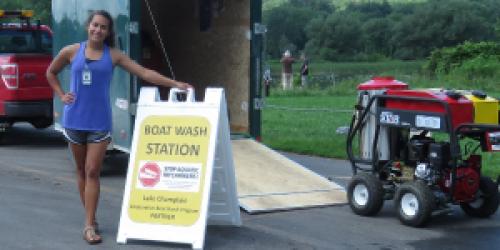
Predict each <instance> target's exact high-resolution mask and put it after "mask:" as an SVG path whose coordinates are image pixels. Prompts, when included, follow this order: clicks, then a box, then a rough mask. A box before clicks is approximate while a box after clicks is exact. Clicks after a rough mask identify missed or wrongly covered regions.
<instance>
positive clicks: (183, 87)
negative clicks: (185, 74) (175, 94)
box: [175, 82, 193, 90]
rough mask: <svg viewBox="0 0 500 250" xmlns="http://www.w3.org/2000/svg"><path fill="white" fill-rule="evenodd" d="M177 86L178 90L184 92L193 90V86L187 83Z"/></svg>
mask: <svg viewBox="0 0 500 250" xmlns="http://www.w3.org/2000/svg"><path fill="white" fill-rule="evenodd" d="M175 85H176V86H175V87H176V88H179V89H182V90H187V89H192V88H193V86H191V84H189V83H185V82H177V83H176V84H175Z"/></svg>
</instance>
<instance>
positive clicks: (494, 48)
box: [425, 42, 500, 75]
mask: <svg viewBox="0 0 500 250" xmlns="http://www.w3.org/2000/svg"><path fill="white" fill-rule="evenodd" d="M495 61H496V64H498V63H500V44H499V43H496V42H479V43H471V42H465V43H464V44H461V45H458V46H455V47H449V48H443V49H438V50H435V51H433V52H432V53H431V56H430V57H429V61H428V63H427V64H426V66H425V68H426V69H427V70H428V71H429V73H431V74H434V75H446V74H448V73H450V72H451V71H455V73H456V72H457V68H460V67H462V65H463V64H464V63H466V64H467V65H466V66H464V68H463V69H464V70H467V71H468V72H469V73H480V72H483V73H487V72H488V71H491V69H492V68H494V66H492V64H495ZM484 62H487V63H486V64H485V65H484V68H485V70H484V71H481V70H480V69H479V68H481V63H484ZM488 68H489V69H490V70H489V69H488ZM490 73H491V72H490ZM490 73H487V74H490ZM490 75H491V74H490Z"/></svg>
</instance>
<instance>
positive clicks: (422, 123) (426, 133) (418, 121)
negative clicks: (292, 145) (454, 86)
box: [347, 77, 500, 227]
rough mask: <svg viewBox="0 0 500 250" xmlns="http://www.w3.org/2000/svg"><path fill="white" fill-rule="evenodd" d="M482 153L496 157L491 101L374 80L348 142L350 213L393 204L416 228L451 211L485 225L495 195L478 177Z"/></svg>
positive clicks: (499, 135) (499, 139)
mask: <svg viewBox="0 0 500 250" xmlns="http://www.w3.org/2000/svg"><path fill="white" fill-rule="evenodd" d="M356 148H357V149H358V150H359V153H356V154H355V153H354V151H355V149H356ZM481 150H482V151H500V126H499V101H498V100H497V99H495V98H491V97H489V96H487V95H486V94H484V93H483V92H481V91H465V90H462V91H455V90H445V89H418V90H411V89H409V86H408V84H406V83H403V82H400V81H397V80H395V79H394V78H392V77H375V78H373V79H371V80H370V81H368V82H365V83H362V84H360V85H359V86H358V101H357V104H356V105H355V112H354V115H353V118H352V121H351V125H350V128H349V133H348V135H347V155H348V158H349V160H350V162H351V165H352V170H353V177H352V179H351V181H350V183H349V185H348V190H347V195H348V201H349V205H350V207H351V208H352V210H353V211H354V213H356V214H359V215H365V216H370V215H375V214H377V213H378V212H379V211H380V209H381V208H382V206H383V203H384V200H391V199H394V201H395V202H396V208H397V213H398V216H399V219H400V220H401V222H402V223H403V224H406V225H410V226H417V227H418V226H423V225H425V224H426V223H427V222H428V220H429V219H430V217H431V215H432V214H434V213H440V212H443V211H447V210H449V209H450V205H453V204H457V205H460V207H461V208H462V209H463V211H464V212H465V213H466V214H468V215H470V216H474V217H489V216H491V215H492V214H494V213H495V212H496V210H497V209H498V205H499V190H498V188H497V184H496V183H495V182H494V181H492V180H491V179H490V178H488V177H486V176H483V175H482V173H481V167H482V166H481V162H482V158H481V157H482V155H481V154H480V151H481Z"/></svg>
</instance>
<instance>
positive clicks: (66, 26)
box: [52, 0, 265, 152]
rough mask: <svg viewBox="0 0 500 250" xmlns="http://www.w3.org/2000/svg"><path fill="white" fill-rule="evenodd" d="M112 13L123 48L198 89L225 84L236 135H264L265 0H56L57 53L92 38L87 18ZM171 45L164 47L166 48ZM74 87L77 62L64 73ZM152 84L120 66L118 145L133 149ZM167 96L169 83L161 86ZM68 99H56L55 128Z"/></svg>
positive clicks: (114, 89) (115, 98) (115, 90)
mask: <svg viewBox="0 0 500 250" xmlns="http://www.w3.org/2000/svg"><path fill="white" fill-rule="evenodd" d="M100 9H103V10H106V11H108V12H109V13H110V14H111V15H112V17H113V18H114V21H115V32H116V36H115V38H116V47H117V48H119V49H120V50H122V51H123V52H124V53H125V54H127V55H129V56H130V57H131V58H132V59H134V60H135V61H137V62H139V63H140V64H141V65H143V66H146V67H148V68H151V69H154V70H157V71H158V72H160V73H162V74H164V75H167V76H169V77H172V78H174V77H175V79H177V80H180V81H184V82H189V83H191V84H192V85H193V86H194V87H195V92H196V98H197V100H203V98H204V96H203V94H204V92H205V88H207V87H223V88H224V89H225V91H226V99H227V102H228V109H229V122H230V126H231V133H233V134H243V135H249V136H251V137H254V138H257V139H258V138H259V137H260V126H261V118H260V116H261V114H260V108H261V104H262V102H261V78H260V75H261V73H260V71H261V58H262V55H261V54H262V40H263V39H262V35H263V33H264V32H265V27H264V26H262V25H261V24H260V22H261V16H262V11H261V9H262V1H261V0H234V1H223V0H114V1H103V0H85V1H77V0H53V1H52V16H53V31H54V38H53V44H54V54H57V53H58V52H59V50H60V49H61V48H63V47H64V46H66V45H69V44H73V43H78V42H81V41H85V40H86V39H87V34H86V27H85V26H86V19H87V17H88V16H89V13H91V12H92V11H93V10H100ZM163 48H164V49H163ZM59 77H60V80H61V84H62V87H63V89H64V90H65V91H67V90H68V89H69V81H70V68H69V67H66V68H65V69H64V70H63V71H62V72H61V73H60V74H59ZM144 85H148V83H144V82H142V81H141V80H140V79H137V78H136V77H134V76H132V75H130V74H129V73H128V72H126V71H124V70H122V69H121V68H119V67H117V68H115V70H114V76H113V81H112V83H111V91H110V92H111V99H110V102H111V105H112V107H113V144H112V147H113V148H115V149H118V150H121V151H125V152H128V151H129V148H130V144H131V140H132V131H133V122H134V118H135V117H134V115H135V111H136V103H137V99H138V96H139V90H140V88H141V87H142V86H144ZM160 92H161V93H162V97H163V96H164V97H166V96H168V95H167V93H168V89H161V90H160ZM62 107H63V105H62V103H61V102H60V100H58V98H55V100H54V116H55V123H56V125H55V126H56V129H59V130H60V129H61V123H60V121H61V115H62Z"/></svg>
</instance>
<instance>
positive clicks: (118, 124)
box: [52, 0, 138, 151]
mask: <svg viewBox="0 0 500 250" xmlns="http://www.w3.org/2000/svg"><path fill="white" fill-rule="evenodd" d="M100 9H103V10H107V11H108V12H109V13H110V14H111V15H112V17H113V19H114V21H115V32H116V47H117V48H119V49H120V50H122V51H123V52H124V53H125V54H128V55H130V54H131V50H130V47H131V36H133V33H134V26H133V25H131V23H133V21H131V20H130V3H129V0H114V1H102V0H85V1H78V0H53V1H52V17H53V20H52V25H53V32H54V40H53V45H54V50H53V53H54V55H56V54H57V53H59V51H60V50H61V49H62V48H63V47H64V46H67V45H70V44H73V43H79V42H82V41H85V40H87V32H86V21H87V17H88V15H89V13H90V12H91V11H93V10H100ZM135 31H136V32H135V33H138V32H137V29H135ZM59 79H60V81H61V85H62V88H63V89H64V91H69V83H70V67H69V65H68V66H67V67H66V68H64V70H63V71H62V72H61V73H60V75H59ZM131 82H132V78H131V76H130V74H129V73H128V72H126V71H124V70H122V69H121V68H119V67H117V68H115V69H114V75H113V80H112V82H111V89H110V93H111V99H110V102H111V107H112V109H113V145H112V147H114V148H118V149H123V150H124V151H128V148H129V147H130V141H131V137H132V135H131V133H132V119H133V117H132V116H131V114H132V113H133V112H134V109H133V108H131V107H133V105H130V104H131V103H132V102H131V101H130V98H131V95H132V93H131ZM62 113H63V104H62V102H61V101H60V100H59V98H54V115H55V127H56V130H61V129H62V127H61V124H62V123H61V118H62Z"/></svg>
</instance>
